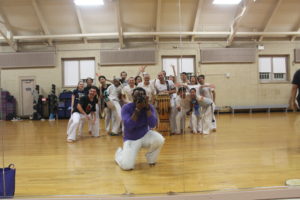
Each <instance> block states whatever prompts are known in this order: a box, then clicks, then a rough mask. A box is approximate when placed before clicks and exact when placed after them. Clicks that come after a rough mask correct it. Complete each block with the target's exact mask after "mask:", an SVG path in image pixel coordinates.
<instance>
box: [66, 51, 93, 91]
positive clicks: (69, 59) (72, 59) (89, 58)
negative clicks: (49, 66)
mask: <svg viewBox="0 0 300 200" xmlns="http://www.w3.org/2000/svg"><path fill="white" fill-rule="evenodd" d="M83 60H93V61H94V70H95V72H96V58H95V57H84V58H62V59H61V66H62V87H63V88H74V87H75V88H76V87H77V85H72V86H70V85H68V86H66V85H65V61H78V63H79V65H78V74H79V77H78V81H80V80H82V79H80V61H83ZM91 78H93V79H95V74H94V77H91ZM83 81H84V80H83Z"/></svg>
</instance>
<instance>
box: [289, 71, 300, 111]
mask: <svg viewBox="0 0 300 200" xmlns="http://www.w3.org/2000/svg"><path fill="white" fill-rule="evenodd" d="M297 90H298V96H297V98H296V95H297ZM296 101H297V103H296ZM289 103H290V107H291V109H293V110H294V111H295V110H297V108H299V106H300V69H298V70H297V71H296V73H295V74H294V78H293V81H292V90H291V98H290V102H289ZM297 104H298V105H297Z"/></svg>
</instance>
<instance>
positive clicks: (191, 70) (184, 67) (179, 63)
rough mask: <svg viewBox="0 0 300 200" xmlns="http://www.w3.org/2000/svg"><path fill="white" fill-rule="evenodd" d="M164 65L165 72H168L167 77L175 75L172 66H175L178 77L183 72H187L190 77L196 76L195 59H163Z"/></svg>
mask: <svg viewBox="0 0 300 200" xmlns="http://www.w3.org/2000/svg"><path fill="white" fill-rule="evenodd" d="M162 63H163V70H165V71H166V73H167V76H169V75H174V73H173V69H172V67H171V65H174V66H175V71H176V74H177V75H179V74H180V73H181V72H186V73H187V75H188V77H190V76H192V75H194V74H195V57H180V56H178V57H163V58H162ZM178 70H179V73H178Z"/></svg>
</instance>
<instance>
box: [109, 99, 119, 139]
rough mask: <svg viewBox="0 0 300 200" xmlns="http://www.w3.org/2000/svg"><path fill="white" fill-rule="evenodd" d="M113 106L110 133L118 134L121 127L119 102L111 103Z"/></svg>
mask: <svg viewBox="0 0 300 200" xmlns="http://www.w3.org/2000/svg"><path fill="white" fill-rule="evenodd" d="M112 102H113V104H114V105H115V109H114V110H112V113H111V114H112V117H111V118H112V129H111V132H113V133H114V134H118V133H119V132H120V127H121V121H122V120H121V105H120V103H119V101H112Z"/></svg>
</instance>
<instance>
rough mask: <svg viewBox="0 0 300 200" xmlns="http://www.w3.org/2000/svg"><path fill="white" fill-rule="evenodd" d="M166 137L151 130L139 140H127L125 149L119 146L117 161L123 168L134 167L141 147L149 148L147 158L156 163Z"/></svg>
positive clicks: (124, 144) (150, 162)
mask: <svg viewBox="0 0 300 200" xmlns="http://www.w3.org/2000/svg"><path fill="white" fill-rule="evenodd" d="M164 141H165V138H164V137H163V136H162V135H161V134H160V133H158V132H156V131H153V130H149V131H148V132H147V133H146V135H144V137H142V138H140V139H138V140H126V141H125V142H124V143H123V149H122V148H121V147H119V148H118V149H117V151H116V154H115V161H116V162H117V163H118V165H119V166H120V167H121V169H123V170H131V169H134V166H135V160H136V157H137V154H138V152H139V150H140V149H141V148H148V152H147V153H146V155H145V156H146V159H147V162H148V163H149V164H154V163H156V161H157V157H158V155H159V152H160V150H161V147H162V145H163V144H164Z"/></svg>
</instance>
